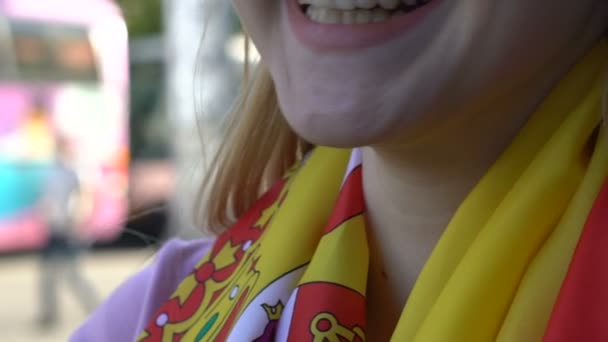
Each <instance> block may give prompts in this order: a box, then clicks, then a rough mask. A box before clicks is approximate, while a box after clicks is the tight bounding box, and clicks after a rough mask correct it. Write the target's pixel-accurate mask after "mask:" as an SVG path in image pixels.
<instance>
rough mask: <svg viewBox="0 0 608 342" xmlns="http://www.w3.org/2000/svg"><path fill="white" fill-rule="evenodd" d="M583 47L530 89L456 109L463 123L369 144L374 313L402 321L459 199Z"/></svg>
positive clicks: (367, 174) (367, 186)
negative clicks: (380, 308)
mask: <svg viewBox="0 0 608 342" xmlns="http://www.w3.org/2000/svg"><path fill="white" fill-rule="evenodd" d="M581 51H586V50H585V49H581V50H580V51H579V53H574V54H573V55H572V56H570V57H572V58H571V59H566V60H564V61H562V63H561V64H560V65H557V66H556V65H553V66H552V67H551V70H550V71H548V72H547V70H544V72H542V73H539V75H537V77H535V78H533V79H530V80H529V82H527V84H528V85H529V86H528V87H519V88H518V89H514V90H512V91H511V92H509V94H508V96H504V97H503V98H501V99H497V100H495V101H492V103H489V104H488V105H484V106H478V109H477V110H470V111H467V112H458V113H452V117H457V118H458V120H456V121H454V120H453V121H450V122H449V124H448V125H440V124H437V125H434V126H433V127H434V128H433V129H430V130H429V129H426V130H425V131H424V133H423V134H420V135H419V136H418V137H417V138H416V139H407V141H405V139H403V140H401V141H400V140H391V141H385V142H383V143H380V144H377V145H373V146H369V147H365V148H364V149H363V170H364V171H363V187H364V193H365V198H366V206H367V221H368V226H369V242H370V252H371V264H370V266H371V267H370V276H369V278H370V280H369V288H368V302H369V307H368V310H372V311H373V310H374V309H373V307H374V306H376V305H382V306H391V307H392V310H391V309H390V308H389V309H388V310H385V312H387V311H388V312H391V311H392V312H394V313H395V317H394V319H393V324H395V323H396V320H397V319H398V314H399V312H400V311H401V310H400V309H401V308H402V307H403V305H404V304H405V301H406V299H407V296H408V295H409V292H410V291H411V289H412V287H413V285H414V283H415V280H416V279H417V277H418V274H419V273H420V271H421V269H422V267H423V265H424V263H425V262H426V260H427V258H428V257H429V255H430V253H431V251H432V250H433V248H434V246H435V244H436V243H437V241H438V239H439V238H440V236H441V234H442V233H443V230H444V229H445V227H446V226H447V224H448V223H449V220H450V219H451V217H452V216H453V215H454V213H455V211H456V210H457V209H458V206H459V205H460V203H461V202H462V201H463V200H464V198H465V197H466V196H467V194H468V193H469V192H470V191H471V190H472V188H473V187H474V186H475V184H476V183H477V182H478V181H479V179H480V178H481V177H482V176H483V175H484V174H485V172H486V171H487V170H488V168H489V167H490V166H491V165H492V164H493V163H494V162H495V161H496V160H497V159H498V157H499V156H500V154H501V153H502V152H503V151H504V150H505V148H506V147H507V146H508V145H509V144H510V143H511V141H512V140H513V139H514V138H515V136H516V135H517V133H518V131H519V130H520V129H521V127H522V126H523V124H524V123H525V122H526V121H527V119H528V118H529V117H530V116H531V115H532V114H533V113H534V111H535V109H536V107H537V106H538V104H539V103H540V102H541V101H542V99H543V98H544V97H545V96H546V95H547V94H548V92H549V91H550V89H551V88H552V87H553V86H554V85H555V83H556V82H557V81H558V80H559V79H560V78H561V77H563V75H564V74H565V73H566V72H567V70H568V69H569V67H570V66H571V65H572V64H573V62H574V61H576V60H577V59H578V58H580V56H581V55H582V54H583V53H582V52H581ZM448 126H449V127H448ZM375 289H377V290H378V291H377V292H378V293H377V294H374V292H375V291H376V290H375ZM380 293H381V294H380ZM375 301H379V302H382V303H375V304H374V302H375ZM389 321H390V319H389ZM370 323H371V322H370ZM372 324H373V323H372Z"/></svg>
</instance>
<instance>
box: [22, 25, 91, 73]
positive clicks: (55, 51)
mask: <svg viewBox="0 0 608 342" xmlns="http://www.w3.org/2000/svg"><path fill="white" fill-rule="evenodd" d="M10 27H11V33H12V39H13V50H14V54H15V60H16V64H17V70H18V71H17V72H18V74H19V79H20V80H22V81H42V82H45V81H59V82H63V81H65V82H74V81H76V82H96V81H98V72H97V65H96V61H95V55H94V52H93V48H92V46H91V43H90V40H89V36H88V31H87V30H86V29H85V28H82V27H78V26H69V25H64V24H56V23H41V22H27V21H12V22H11V24H10Z"/></svg>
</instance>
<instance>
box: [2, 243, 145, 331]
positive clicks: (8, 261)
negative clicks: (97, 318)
mask: <svg viewBox="0 0 608 342" xmlns="http://www.w3.org/2000/svg"><path fill="white" fill-rule="evenodd" d="M153 255H154V250H153V249H152V248H147V249H138V250H127V251H124V250H118V251H117V250H111V251H96V252H92V253H90V254H87V255H85V256H83V258H82V260H81V270H82V271H83V274H84V275H85V276H86V277H87V278H88V279H89V280H90V281H91V282H92V283H93V284H94V285H95V289H96V290H97V293H98V295H99V296H100V297H102V298H105V297H107V296H108V295H109V294H110V293H111V292H112V291H113V290H114V289H115V288H116V287H117V286H118V285H120V284H121V283H122V282H123V281H124V280H125V279H126V278H128V277H129V276H130V275H132V274H134V273H136V272H137V271H138V270H140V269H141V268H142V267H144V266H145V265H146V264H147V263H148V262H150V261H151V260H152V258H153ZM37 261H38V260H37V258H36V256H34V255H27V256H16V257H3V258H0V286H1V288H2V291H0V308H1V309H0V341H2V342H26V341H27V342H30V341H38V342H59V341H62V342H63V341H67V339H68V337H69V335H70V333H71V331H73V330H74V329H75V328H76V327H77V326H78V325H79V324H80V323H82V321H83V320H84V319H85V318H86V313H85V312H84V311H83V309H82V308H81V307H80V306H79V305H78V302H77V301H76V299H75V297H74V296H73V295H72V293H71V292H70V291H69V290H70V288H69V287H68V286H67V284H66V283H65V282H62V283H60V284H59V289H60V294H59V304H60V315H59V324H58V326H56V327H53V328H49V329H46V330H43V329H41V328H39V327H38V326H37V325H36V318H37V317H38V312H37V310H38V308H39V294H38V293H39V290H38V289H39V286H40V284H39V274H38V271H39V268H38V267H39V265H38V263H37Z"/></svg>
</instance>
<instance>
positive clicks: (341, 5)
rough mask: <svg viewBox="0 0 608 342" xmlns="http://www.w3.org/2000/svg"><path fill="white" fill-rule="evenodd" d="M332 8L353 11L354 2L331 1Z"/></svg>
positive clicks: (350, 0) (348, 0)
mask: <svg viewBox="0 0 608 342" xmlns="http://www.w3.org/2000/svg"><path fill="white" fill-rule="evenodd" d="M333 5H334V6H333V7H334V8H337V9H341V10H346V11H348V10H354V9H355V2H354V1H352V0H333Z"/></svg>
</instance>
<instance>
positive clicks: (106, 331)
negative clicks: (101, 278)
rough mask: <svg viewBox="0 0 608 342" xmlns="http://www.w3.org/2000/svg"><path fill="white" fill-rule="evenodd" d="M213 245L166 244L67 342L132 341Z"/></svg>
mask: <svg viewBox="0 0 608 342" xmlns="http://www.w3.org/2000/svg"><path fill="white" fill-rule="evenodd" d="M212 245H213V239H201V240H195V241H183V240H171V241H169V242H167V243H166V244H165V245H164V246H163V247H162V248H161V249H160V250H159V251H158V253H157V255H156V258H155V260H154V262H153V263H152V264H151V265H150V266H148V267H146V268H145V269H143V270H142V271H141V272H139V273H137V274H135V275H134V276H133V277H131V278H130V279H129V280H127V281H126V282H125V283H124V284H123V285H121V286H120V287H119V288H118V289H117V290H116V291H115V292H114V293H113V294H112V295H111V296H110V297H109V298H108V299H107V300H106V301H105V302H104V303H103V304H101V305H100V306H99V308H98V309H97V310H96V311H95V312H94V313H93V314H92V315H91V316H90V317H89V318H88V320H87V321H86V322H85V323H84V324H83V325H82V326H81V327H80V328H79V329H78V330H77V331H76V332H75V333H74V335H72V337H71V339H70V341H87V342H90V341H134V340H135V339H136V338H137V336H138V335H139V334H140V333H141V332H142V331H143V329H144V328H145V326H146V325H147V323H148V321H149V320H150V319H151V317H152V316H153V315H154V313H155V312H156V310H157V309H158V308H159V307H160V306H161V305H162V304H163V303H164V302H165V301H166V300H167V299H169V297H170V296H171V294H172V293H173V292H174V291H175V289H176V288H177V287H178V285H179V284H180V283H181V281H182V280H183V279H184V278H185V277H186V276H187V275H188V274H190V272H192V271H193V269H194V267H195V265H196V264H197V263H198V261H199V260H200V259H201V258H202V257H204V256H205V254H207V252H208V251H209V249H210V248H211V247H212Z"/></svg>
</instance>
